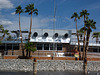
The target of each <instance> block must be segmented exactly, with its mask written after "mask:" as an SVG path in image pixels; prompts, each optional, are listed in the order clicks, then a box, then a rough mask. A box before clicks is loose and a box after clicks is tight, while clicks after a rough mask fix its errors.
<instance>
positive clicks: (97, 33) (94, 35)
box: [92, 32, 100, 44]
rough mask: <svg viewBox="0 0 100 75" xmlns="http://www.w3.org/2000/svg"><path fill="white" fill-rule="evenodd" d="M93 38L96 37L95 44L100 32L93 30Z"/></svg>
mask: <svg viewBox="0 0 100 75" xmlns="http://www.w3.org/2000/svg"><path fill="white" fill-rule="evenodd" d="M92 37H93V38H96V44H97V43H98V40H99V39H98V38H99V37H100V32H94V33H93V35H92Z"/></svg>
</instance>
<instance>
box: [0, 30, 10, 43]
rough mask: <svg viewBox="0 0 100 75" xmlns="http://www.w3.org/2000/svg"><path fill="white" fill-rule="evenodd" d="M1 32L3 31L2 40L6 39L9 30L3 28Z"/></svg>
mask: <svg viewBox="0 0 100 75" xmlns="http://www.w3.org/2000/svg"><path fill="white" fill-rule="evenodd" d="M1 33H3V35H2V38H1V39H0V40H1V41H2V40H3V39H4V37H5V35H9V30H4V29H2V32H1Z"/></svg>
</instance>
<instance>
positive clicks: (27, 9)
mask: <svg viewBox="0 0 100 75" xmlns="http://www.w3.org/2000/svg"><path fill="white" fill-rule="evenodd" d="M25 12H26V13H27V12H28V13H29V15H31V21H30V31H29V36H28V42H29V41H30V37H31V28H32V14H33V13H34V14H35V15H38V10H37V9H35V8H34V3H33V4H29V5H27V6H26V7H25ZM26 55H29V56H30V51H29V53H28V51H27V54H26Z"/></svg>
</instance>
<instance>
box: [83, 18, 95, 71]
mask: <svg viewBox="0 0 100 75" xmlns="http://www.w3.org/2000/svg"><path fill="white" fill-rule="evenodd" d="M95 24H96V22H95V21H93V20H90V19H89V20H86V21H85V27H86V28H87V35H86V45H85V56H84V70H85V73H87V51H88V44H89V38H90V33H91V32H92V29H96V26H95Z"/></svg>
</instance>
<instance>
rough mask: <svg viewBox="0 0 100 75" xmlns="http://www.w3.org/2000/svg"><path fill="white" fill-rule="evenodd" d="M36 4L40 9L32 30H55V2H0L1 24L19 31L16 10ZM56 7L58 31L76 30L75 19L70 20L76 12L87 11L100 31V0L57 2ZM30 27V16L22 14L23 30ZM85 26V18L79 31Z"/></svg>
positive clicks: (45, 0) (44, 0) (10, 0)
mask: <svg viewBox="0 0 100 75" xmlns="http://www.w3.org/2000/svg"><path fill="white" fill-rule="evenodd" d="M30 3H34V4H35V8H37V9H38V11H39V12H38V13H39V15H38V16H35V15H33V25H32V28H43V29H53V16H54V0H0V24H2V25H4V27H5V28H6V29H9V30H18V29H19V27H18V26H19V25H18V23H19V22H18V17H19V16H18V14H15V8H16V7H17V6H18V5H21V6H22V7H23V8H25V6H26V5H28V4H30ZM55 6H56V24H55V25H56V29H72V30H74V29H75V23H74V19H70V17H71V16H72V14H73V13H74V12H77V13H78V14H79V13H80V12H81V11H82V10H84V9H87V10H88V12H89V13H90V16H89V18H90V19H93V20H94V21H96V27H97V29H96V30H93V31H99V29H100V26H99V25H100V0H55ZM29 25H30V15H28V13H23V14H21V27H22V30H27V29H28V28H29ZM82 26H83V18H82V19H80V20H78V29H80V28H81V27H82Z"/></svg>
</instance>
